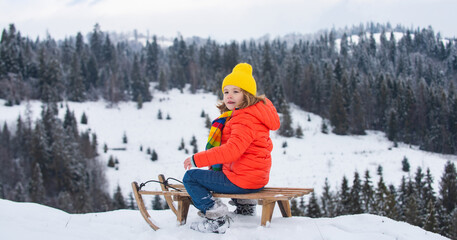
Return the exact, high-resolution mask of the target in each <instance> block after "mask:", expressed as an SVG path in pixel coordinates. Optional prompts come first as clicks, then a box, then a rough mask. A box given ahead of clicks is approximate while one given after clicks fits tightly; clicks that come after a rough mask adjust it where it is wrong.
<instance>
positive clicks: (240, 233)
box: [0, 199, 447, 240]
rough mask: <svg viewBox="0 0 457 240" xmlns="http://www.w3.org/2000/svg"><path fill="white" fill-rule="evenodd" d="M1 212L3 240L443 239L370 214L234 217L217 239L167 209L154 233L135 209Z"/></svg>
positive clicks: (5, 205)
mask: <svg viewBox="0 0 457 240" xmlns="http://www.w3.org/2000/svg"><path fill="white" fill-rule="evenodd" d="M258 209H259V208H258ZM0 212H1V213H2V214H1V215H0V237H1V239H4V240H10V239H47V240H62V239H66V240H72V239H85V240H91V239H94V240H102V239H110V240H116V239H122V240H125V239H136V240H142V239H145V240H146V239H163V240H166V239H186V240H192V239H198V240H205V239H262V240H265V239H304V238H306V239H316V240H321V239H326V240H332V239H339V240H341V239H350V240H357V239H360V240H365V239H373V240H378V239H379V240H383V239H398V240H402V239H404V240H406V239H408V240H409V239H415V240H422V239H423V240H426V239H427V240H434V239H447V238H445V237H442V236H440V235H438V234H434V233H430V232H427V231H425V230H423V229H421V228H419V227H414V226H411V225H409V224H407V223H402V222H396V221H393V220H391V219H388V218H385V217H379V216H374V215H369V214H361V215H355V216H342V217H336V218H320V219H312V218H306V217H292V218H282V217H280V216H277V215H274V216H273V219H272V222H271V224H269V225H268V227H261V226H260V225H259V222H260V216H242V217H240V216H233V220H234V221H233V222H232V225H231V227H230V228H229V229H228V230H227V232H226V233H225V234H220V235H219V234H212V233H200V232H196V231H194V230H191V229H190V228H189V227H188V225H189V224H186V225H183V226H178V225H177V224H176V217H175V216H174V214H173V213H172V212H171V211H170V210H161V211H154V212H153V215H154V216H153V217H154V218H155V219H157V220H158V221H157V222H158V224H159V226H160V227H161V229H159V230H158V231H154V230H152V229H151V228H150V227H149V226H148V225H147V224H146V222H145V221H144V220H143V218H142V217H141V215H140V213H139V211H136V210H118V211H112V212H105V213H89V214H68V213H65V212H63V211H60V210H57V209H53V208H50V207H46V206H43V205H39V204H34V203H17V202H12V201H8V200H1V199H0ZM277 212H278V211H276V213H277ZM257 215H259V214H257ZM198 218H199V217H198V216H196V210H195V208H191V209H190V211H189V217H188V221H196V220H198Z"/></svg>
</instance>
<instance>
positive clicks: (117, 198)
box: [113, 185, 127, 209]
mask: <svg viewBox="0 0 457 240" xmlns="http://www.w3.org/2000/svg"><path fill="white" fill-rule="evenodd" d="M113 200H114V207H115V209H126V208H127V205H126V204H125V200H124V196H123V195H122V191H121V187H120V186H119V185H117V188H116V192H115V193H114V196H113Z"/></svg>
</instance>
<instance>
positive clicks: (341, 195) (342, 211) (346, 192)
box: [337, 176, 351, 215]
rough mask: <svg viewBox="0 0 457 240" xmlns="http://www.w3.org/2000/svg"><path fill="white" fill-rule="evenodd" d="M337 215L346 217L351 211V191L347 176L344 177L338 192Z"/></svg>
mask: <svg viewBox="0 0 457 240" xmlns="http://www.w3.org/2000/svg"><path fill="white" fill-rule="evenodd" d="M337 204H338V205H337V206H338V207H337V214H338V215H346V214H349V209H350V205H351V197H350V189H349V184H348V179H347V178H346V176H343V180H342V182H341V188H340V191H339V192H338V203H337Z"/></svg>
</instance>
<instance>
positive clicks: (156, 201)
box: [152, 195, 163, 210]
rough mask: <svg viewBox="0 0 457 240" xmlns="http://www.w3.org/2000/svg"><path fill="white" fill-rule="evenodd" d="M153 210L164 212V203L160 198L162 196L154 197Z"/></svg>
mask: <svg viewBox="0 0 457 240" xmlns="http://www.w3.org/2000/svg"><path fill="white" fill-rule="evenodd" d="M152 209H153V210H163V203H162V198H160V195H155V196H154V199H153V200H152Z"/></svg>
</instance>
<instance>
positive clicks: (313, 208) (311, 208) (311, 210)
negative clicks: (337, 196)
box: [306, 192, 322, 218]
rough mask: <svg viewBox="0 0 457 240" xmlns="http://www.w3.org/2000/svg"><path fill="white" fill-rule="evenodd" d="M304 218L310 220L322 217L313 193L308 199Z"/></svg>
mask: <svg viewBox="0 0 457 240" xmlns="http://www.w3.org/2000/svg"><path fill="white" fill-rule="evenodd" d="M306 216H308V217H310V218H320V217H322V213H321V209H320V207H319V203H318V202H317V198H316V194H315V193H314V192H312V193H311V197H310V198H309V203H308V207H307V212H306Z"/></svg>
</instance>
